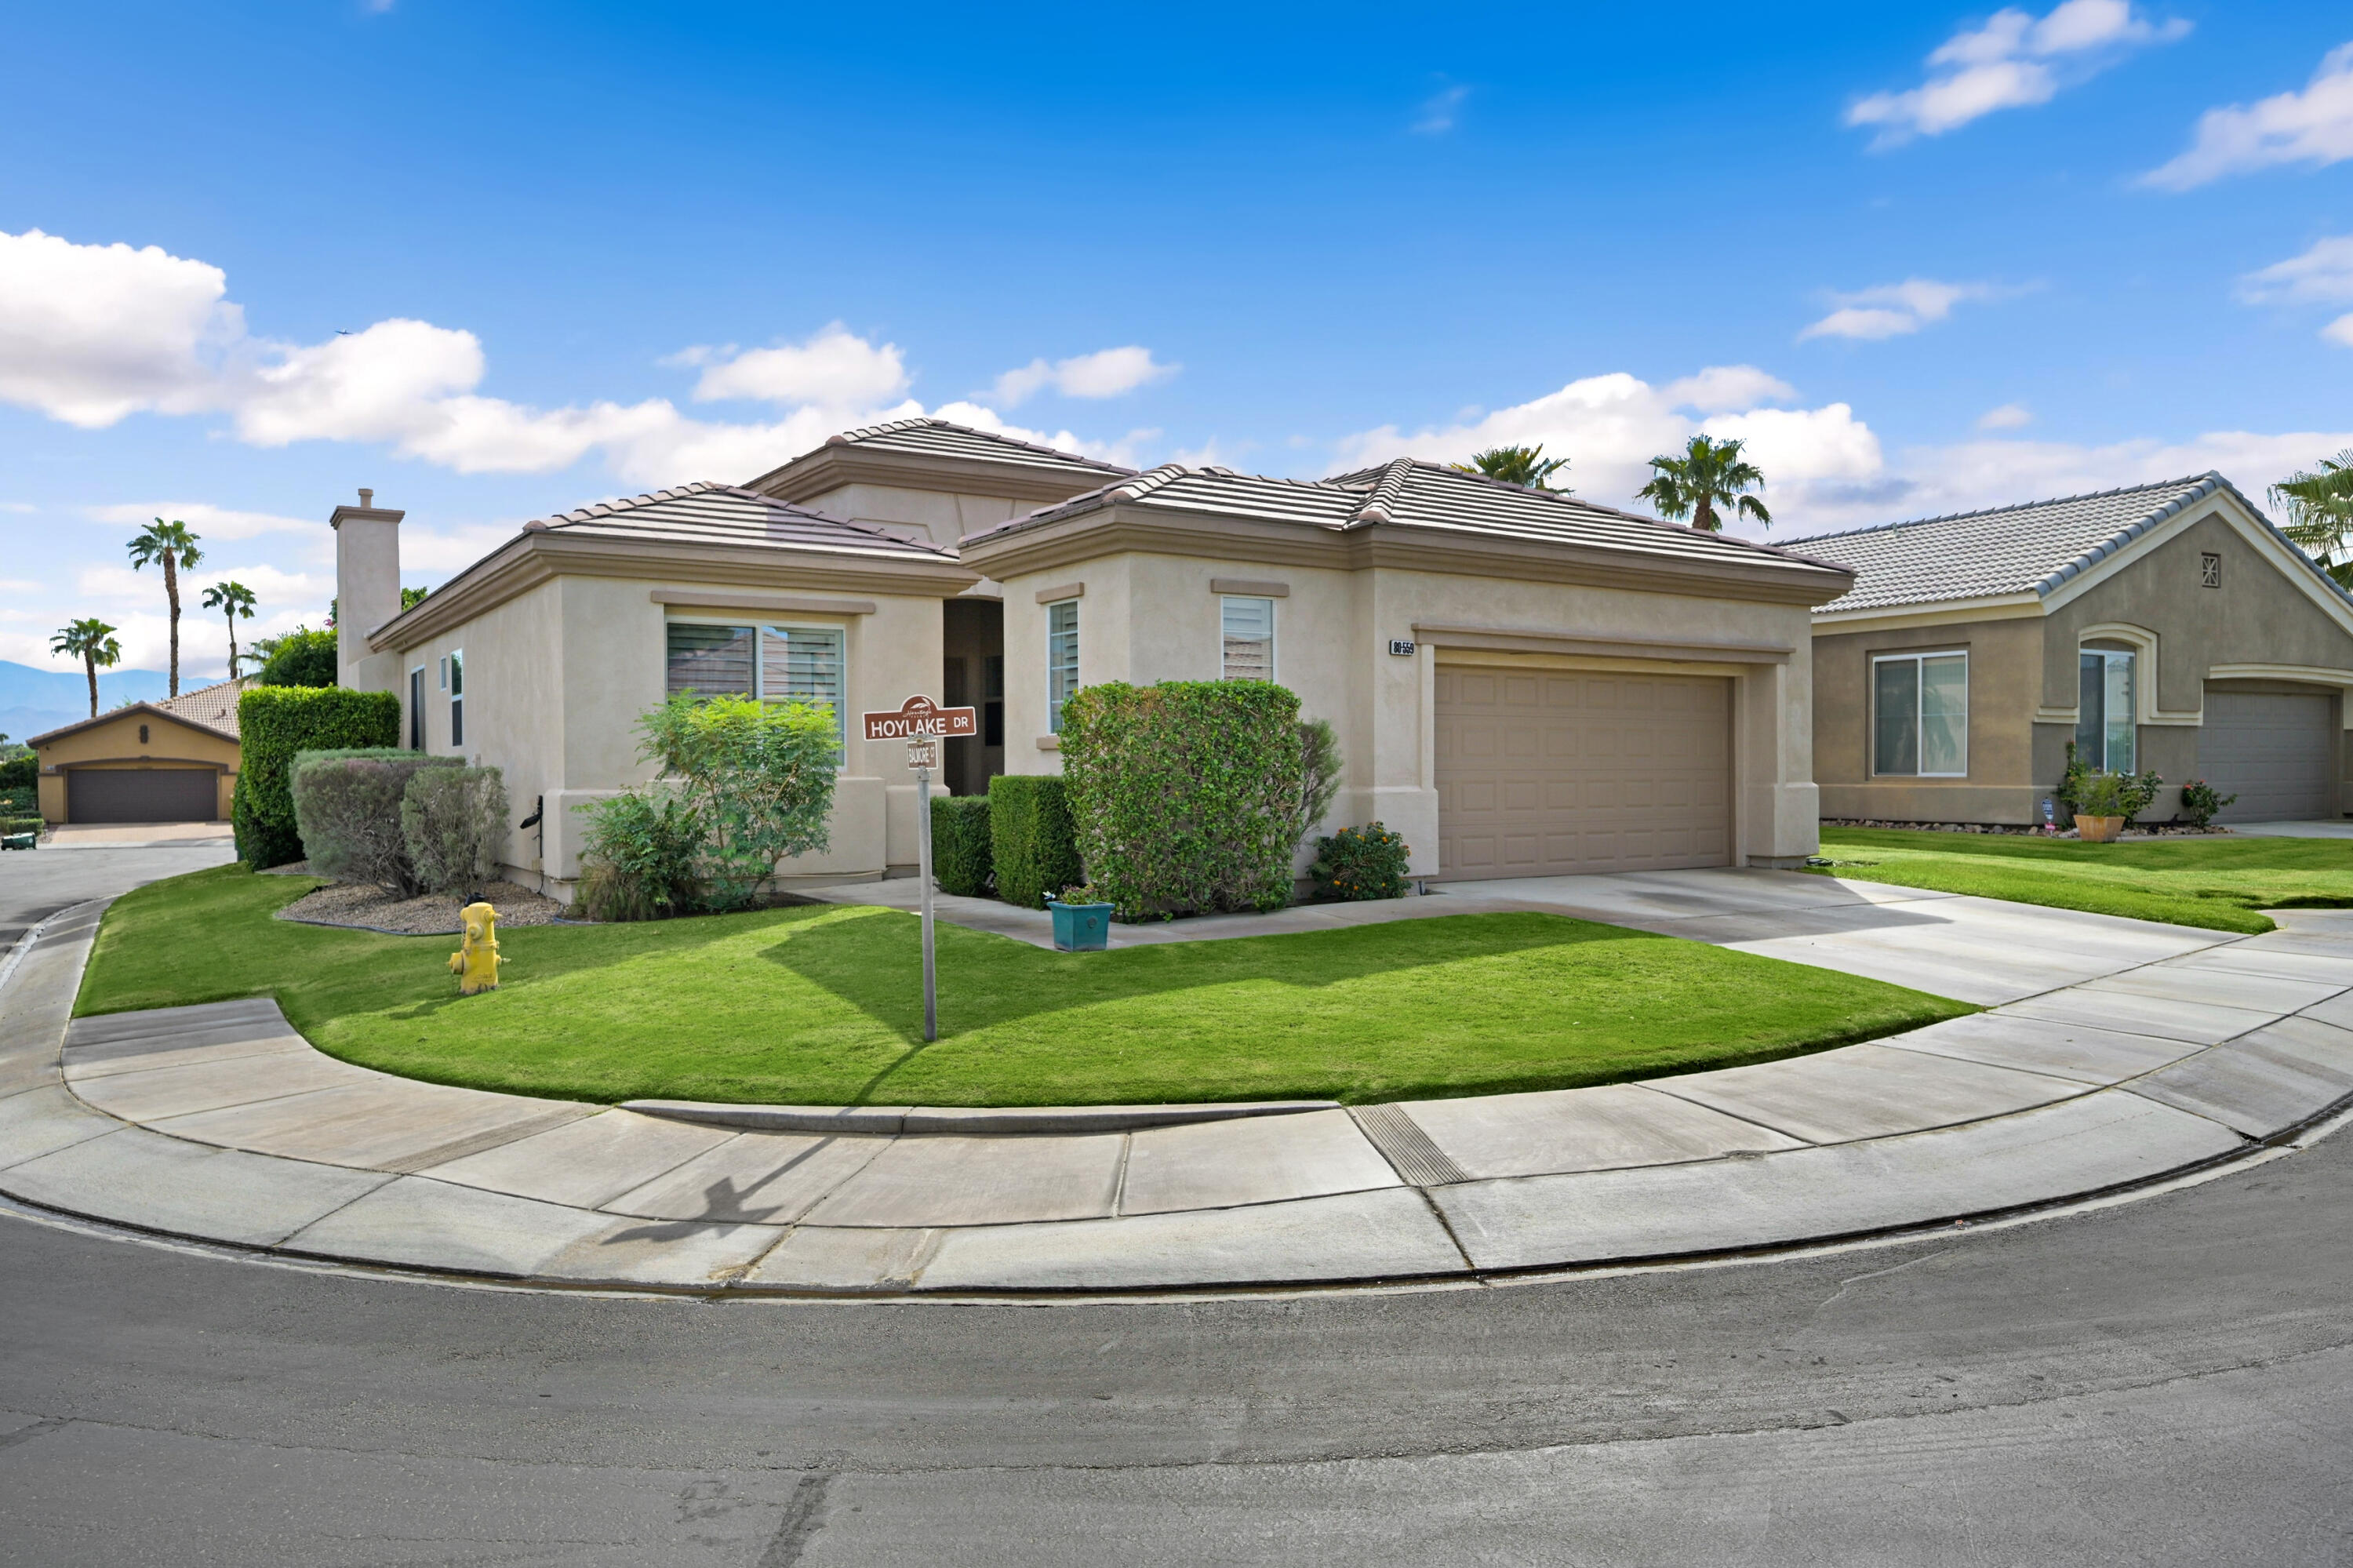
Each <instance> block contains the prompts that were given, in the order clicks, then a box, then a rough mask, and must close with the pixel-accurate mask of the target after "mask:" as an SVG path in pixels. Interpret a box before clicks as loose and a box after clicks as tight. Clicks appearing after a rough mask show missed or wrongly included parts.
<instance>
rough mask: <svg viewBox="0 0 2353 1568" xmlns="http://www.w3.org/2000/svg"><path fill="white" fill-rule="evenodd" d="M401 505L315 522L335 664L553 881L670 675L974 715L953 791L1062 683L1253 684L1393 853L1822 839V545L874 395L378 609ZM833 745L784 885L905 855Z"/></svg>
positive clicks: (1828, 594)
mask: <svg viewBox="0 0 2353 1568" xmlns="http://www.w3.org/2000/svg"><path fill="white" fill-rule="evenodd" d="M364 499H368V498H365V497H364ZM400 517H401V514H399V513H397V512H389V511H383V510H379V509H377V508H375V506H374V505H373V504H372V502H371V503H365V504H363V505H362V506H358V507H339V508H337V509H336V512H335V515H334V518H333V520H332V521H333V523H334V525H335V527H336V530H337V535H338V566H339V577H340V579H341V580H340V592H341V593H342V596H343V605H344V606H345V607H346V609H345V614H344V618H343V620H344V625H343V641H342V655H343V679H344V681H345V682H346V683H350V684H354V685H363V686H371V687H375V688H378V689H384V690H391V691H396V692H399V693H401V694H402V696H403V702H404V715H405V716H404V724H405V726H406V730H405V735H406V739H407V741H408V743H409V744H411V745H413V746H417V747H424V748H427V749H431V750H435V751H449V752H456V753H460V754H463V755H466V756H468V757H470V758H474V759H476V760H478V761H480V762H483V763H488V764H493V765H495V766H498V767H499V768H502V769H503V770H504V771H505V774H506V779H507V786H508V789H509V792H510V794H511V795H512V797H513V799H514V800H515V801H516V803H517V808H518V814H519V815H520V814H522V812H524V811H527V810H529V809H530V804H531V803H532V802H534V801H541V802H543V804H544V807H545V810H544V812H543V818H542V821H543V827H541V828H538V829H535V830H533V832H528V833H522V832H519V833H518V835H517V837H516V838H515V840H514V841H513V842H512V845H511V847H510V851H509V857H510V863H511V864H512V866H513V867H514V868H515V870H516V872H517V873H519V874H541V875H543V876H544V877H545V878H546V880H547V885H549V887H550V890H551V891H553V892H555V893H557V894H558V895H568V893H569V890H570V887H571V884H572V882H573V880H574V879H575V877H576V876H577V875H578V873H579V842H580V832H579V826H578V823H577V821H576V820H575V817H574V814H573V813H574V809H575V808H576V807H577V806H579V805H580V804H582V803H585V802H586V801H589V800H594V799H596V798H598V797H599V796H601V795H604V794H607V793H609V792H610V791H612V790H615V789H620V788H623V787H625V786H627V785H629V784H631V783H634V782H638V781H639V780H642V779H646V778H647V777H649V769H648V768H647V767H646V765H645V764H643V763H642V762H640V761H638V758H637V756H636V736H635V734H634V725H635V721H636V718H637V715H638V714H640V713H641V712H643V711H644V710H645V709H646V708H648V707H649V706H651V705H654V704H655V703H658V702H659V701H660V700H661V697H662V695H663V694H664V693H665V692H666V691H670V690H678V689H683V688H685V687H689V686H691V687H693V688H694V689H697V690H702V691H710V690H713V689H743V690H751V691H755V692H757V693H758V694H762V695H776V696H785V695H794V696H804V697H817V698H822V699H824V700H827V701H829V702H833V703H835V704H836V705H838V708H839V711H842V712H844V713H846V714H848V715H852V717H853V720H854V715H856V714H858V713H859V712H860V711H863V710H867V709H874V708H895V707H897V706H898V705H899V704H900V703H901V701H902V699H903V698H905V697H906V696H908V695H910V694H914V693H917V692H922V693H924V694H929V695H932V696H934V697H938V698H941V699H942V700H944V701H946V702H948V703H951V704H959V705H961V704H965V703H969V704H972V705H976V706H978V707H980V708H981V710H982V734H980V735H979V736H975V737H974V738H972V739H971V740H959V741H952V742H950V743H948V750H947V754H946V756H945V757H944V773H945V775H946V780H947V783H948V785H949V787H950V788H952V789H955V790H957V791H958V792H971V791H976V790H979V789H986V787H987V779H988V778H989V777H991V776H992V775H994V774H996V773H998V772H1013V773H1041V772H1052V771H1055V770H1057V769H1058V768H1060V755H1059V752H1058V749H1057V747H1058V739H1057V729H1058V727H1059V707H1060V702H1061V700H1062V699H1063V698H1065V697H1066V696H1067V695H1068V694H1069V693H1070V692H1071V691H1072V690H1075V689H1076V687H1077V685H1078V684H1080V683H1086V682H1098V681H1107V680H1126V681H1136V682H1150V681H1157V680H1164V679H1217V678H1220V677H1263V678H1271V679H1275V680H1279V681H1281V682H1282V683H1284V684H1285V685H1288V686H1290V687H1292V688H1293V690H1295V691H1297V692H1298V693H1299V694H1300V696H1301V699H1302V702H1303V706H1304V710H1305V712H1307V713H1308V714H1310V715H1318V716H1322V717H1324V718H1328V719H1330V720H1331V721H1332V723H1333V725H1334V726H1335V730H1336V731H1337V732H1338V735H1339V737H1340V741H1341V746H1342V751H1343V756H1344V759H1345V768H1346V779H1345V790H1344V793H1343V795H1342V796H1341V799H1340V800H1339V801H1338V803H1337V804H1336V805H1335V808H1334V810H1333V813H1332V817H1331V819H1330V822H1329V825H1332V826H1337V825H1341V824H1345V823H1349V822H1363V821H1371V820H1373V819H1376V818H1378V819H1380V820H1382V821H1387V822H1388V824H1389V825H1390V826H1392V827H1394V828H1397V829H1398V830H1400V831H1402V832H1404V833H1405V835H1406V837H1407V839H1408V841H1409V842H1410V843H1411V844H1412V846H1413V851H1414V863H1413V870H1414V872H1415V873H1416V874H1419V875H1425V876H1441V877H1448V876H1451V877H1479V876H1497V875H1512V874H1543V873H1557V872H1576V871H1612V870H1634V869H1650V868H1662V867H1671V866H1694V865H1723V864H1742V863H1754V864H1788V863H1793V862H1795V861H1796V860H1798V859H1799V858H1801V857H1802V856H1804V855H1806V854H1807V853H1810V852H1811V851H1812V850H1813V849H1814V848H1815V844H1816V838H1815V826H1816V821H1817V812H1816V807H1815V798H1814V786H1813V782H1812V758H1811V747H1810V724H1811V717H1812V712H1813V706H1812V690H1811V683H1810V660H1811V648H1810V641H1809V630H1810V607H1811V606H1813V605H1815V604H1818V603H1820V602H1822V601H1823V600H1824V599H1829V598H1833V597H1835V596H1836V595H1838V594H1839V593H1840V592H1841V591H1842V590H1844V589H1845V588H1847V587H1848V585H1849V582H1850V578H1849V577H1848V575H1847V574H1846V572H1845V571H1844V570H1842V569H1841V568H1840V567H1833V566H1825V565H1823V564H1821V563H1820V562H1817V561H1811V560H1808V559H1806V558H1804V557H1802V556H1797V555H1793V554H1791V553H1789V552H1787V551H1781V550H1775V549H1769V548H1767V547H1764V546H1757V545H1753V544H1748V543H1746V542H1744V541H1741V540H1737V539H1728V538H1723V537H1719V536H1716V535H1706V534H1697V533H1694V532H1693V531H1692V530H1690V529H1687V528H1683V527H1679V526H1676V525H1674V524H1663V523H1660V522H1658V521H1656V520H1654V519H1651V518H1645V517H1638V516H1634V515H1631V514H1625V513H1618V512H1612V511H1609V509H1607V508H1603V507H1598V506H1592V505H1588V504H1587V503H1582V502H1578V501H1577V500H1574V499H1573V498H1569V497H1566V496H1558V495H1550V494H1544V493H1535V492H1530V491H1525V490H1522V489H1519V488H1518V487H1516V486H1511V485H1504V484H1499V483H1496V482H1493V481H1488V480H1484V479H1481V478H1478V477H1475V476H1468V475H1463V474H1460V473H1455V472H1453V471H1450V470H1446V469H1441V468H1436V467H1432V466H1430V465H1428V464H1420V463H1412V462H1398V463H1391V464H1389V465H1388V466H1386V467H1384V468H1378V469H1372V470H1367V471H1364V472H1362V473H1356V474H1346V475H1342V476H1340V477H1338V478H1335V479H1332V480H1328V481H1324V482H1313V483H1303V482H1294V481H1289V480H1279V479H1265V478H1258V477H1253V476H1250V475H1245V474H1240V473H1236V472H1233V471H1230V470H1227V469H1220V468H1198V467H1188V466H1186V465H1181V464H1169V465H1166V466H1164V467H1161V468H1158V469H1155V470H1153V471H1150V472H1148V473H1142V474H1138V473H1134V472H1131V471H1128V470H1125V469H1121V468H1117V467H1114V466H1113V465H1110V464H1106V463H1100V462H1095V461H1091V460H1088V459H1085V458H1082V457H1078V456H1075V455H1073V454H1071V453H1067V452H1059V451H1053V450H1048V449H1044V448H1039V447H1035V446H1030V445H1028V444H1026V443H1022V442H1018V441H1013V440H1006V439H1005V438H1002V437H997V436H994V435H989V434H987V433H985V432H981V431H977V430H970V429H963V428H961V427H958V426H955V425H950V424H946V423H944V422H943V421H939V420H934V419H913V420H902V421H898V422H895V423H893V424H890V425H882V426H876V427H871V428H869V429H861V430H853V431H849V432H846V433H845V434H843V435H840V436H837V437H834V438H833V439H832V440H829V441H828V442H827V443H826V445H825V446H823V447H821V448H819V449H818V450H816V451H813V452H810V453H807V454H806V455H804V456H802V457H799V458H796V459H795V460H793V461H791V462H788V463H786V464H785V465H783V466H782V467H780V468H778V469H776V470H775V471H771V472H769V473H767V474H764V475H762V476H761V477H759V478H758V479H756V480H754V481H752V482H750V483H749V484H746V485H743V486H725V485H712V484H702V485H692V486H688V487H685V488H682V489H680V490H673V491H664V492H660V493H656V494H653V495H649V496H640V497H638V498H635V499H634V500H628V501H619V502H613V503H606V504H603V505H599V506H594V507H589V508H586V509H585V510H582V511H578V512H573V513H567V514H563V515H561V516H557V517H552V518H549V519H546V520H544V521H543V522H536V523H533V524H528V525H526V526H525V527H524V528H523V529H522V531H521V532H520V533H518V535H516V536H515V537H514V538H513V539H512V540H510V541H508V542H507V543H506V544H504V545H502V546H500V547H499V548H498V549H497V550H495V551H493V552H492V553H491V555H489V556H485V557H484V558H483V559H482V560H480V561H479V562H477V563H475V564H474V565H473V566H471V567H468V568H467V569H466V570H465V571H463V572H460V573H459V575H458V576H457V577H453V578H452V579H451V580H450V581H449V582H448V584H447V585H445V586H444V587H442V588H439V589H438V590H437V591H436V592H435V593H434V594H433V595H432V596H431V597H430V598H428V599H426V600H425V601H424V602H423V603H421V604H419V605H417V606H416V607H415V608H414V609H409V610H407V611H406V612H405V613H399V612H398V586H397V585H398V580H399V572H398V546H397V541H398V526H399V522H400ZM844 758H845V760H844V768H843V775H842V779H841V784H840V789H839V798H838V801H837V806H836V813H835V821H834V834H833V848H832V850H831V852H830V853H828V854H825V855H822V856H810V857H805V858H804V859H803V860H802V861H798V862H794V863H788V864H787V865H786V866H785V867H783V868H781V869H782V872H783V874H785V875H786V877H787V878H790V879H800V880H810V879H824V880H844V879H849V878H856V877H874V876H882V875H888V874H904V873H905V872H907V871H909V870H911V869H912V867H913V862H914V859H915V849H914V801H913V776H912V775H911V774H910V773H909V772H908V770H907V768H906V767H905V759H904V751H903V747H902V745H901V744H899V743H896V742H890V743H874V744H869V743H867V742H865V741H863V740H862V739H860V738H858V737H857V735H856V732H855V729H854V727H850V728H849V729H848V730H847V732H846V737H845V750H844ZM542 834H543V835H544V836H543V837H542V836H541V835H542Z"/></svg>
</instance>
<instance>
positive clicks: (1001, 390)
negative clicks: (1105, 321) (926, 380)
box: [987, 344, 1183, 408]
mask: <svg viewBox="0 0 2353 1568" xmlns="http://www.w3.org/2000/svg"><path fill="white" fill-rule="evenodd" d="M1182 368H1183V366H1176V365H1163V364H1160V363H1159V362H1157V361H1155V359H1154V358H1153V357H1152V351H1151V350H1150V349H1148V348H1142V347H1139V346H1137V345H1136V344H1126V345H1124V346H1123V347H1119V348H1105V349H1098V350H1097V351H1096V352H1094V353H1092V354H1082V355H1074V356H1073V357H1071V358H1069V359H1058V360H1056V361H1054V362H1053V363H1052V364H1048V363H1047V362H1046V361H1045V360H1042V359H1033V360H1031V361H1030V362H1029V364H1027V365H1025V366H1021V367H1020V368H1018V369H1016V370H1008V371H1007V372H1006V373H1005V374H1004V375H1002V376H998V377H997V384H996V385H995V386H994V387H990V388H989V390H988V392H987V397H990V398H991V399H992V400H993V401H995V402H997V403H998V404H1000V405H1002V406H1003V407H1005V408H1019V407H1020V406H1021V405H1022V404H1024V403H1026V402H1028V401H1029V399H1030V398H1032V397H1036V396H1037V395H1038V394H1039V393H1040V392H1044V391H1049V390H1050V391H1053V392H1055V393H1058V394H1060V396H1062V397H1088V398H1102V397H1124V396H1126V395H1127V394H1128V393H1130V392H1134V391H1135V390H1136V389H1138V388H1139V387H1149V386H1151V385H1152V384H1153V383H1154V382H1155V381H1166V380H1167V379H1168V378H1169V377H1170V376H1174V375H1176V372H1177V371H1178V370H1180V369H1182Z"/></svg>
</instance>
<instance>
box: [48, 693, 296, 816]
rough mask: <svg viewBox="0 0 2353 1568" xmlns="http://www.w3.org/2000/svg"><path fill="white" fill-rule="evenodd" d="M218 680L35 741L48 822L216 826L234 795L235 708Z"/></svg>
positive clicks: (233, 698)
mask: <svg viewBox="0 0 2353 1568" xmlns="http://www.w3.org/2000/svg"><path fill="white" fill-rule="evenodd" d="M250 684H251V682H250V681H248V680H235V681H222V682H218V683H216V684H213V685H209V686H204V687H200V688H198V689H197V690H195V691H193V692H183V693H181V694H179V695H178V696H176V697H170V698H166V699H165V700H164V701H162V702H155V703H132V704H130V705H127V706H124V707H119V708H116V709H114V710H113V711H112V712H111V713H103V714H100V715H98V716H97V717H96V718H92V719H83V720H82V721H81V722H80V723H79V724H69V725H66V726H61V727H60V728H58V729H53V730H51V731H49V732H48V733H47V735H37V736H33V737H32V739H31V740H29V741H27V742H26V745H28V746H30V747H32V748H33V751H34V753H35V755H37V757H38V758H40V763H39V772H38V773H37V774H36V775H35V786H36V789H37V791H38V794H39V798H40V808H41V816H42V819H43V820H44V821H50V822H218V821H227V820H228V809H229V799H230V797H231V796H232V795H233V794H235V793H236V790H237V696H238V694H240V693H242V692H243V691H244V690H245V688H246V687H247V686H248V685H250Z"/></svg>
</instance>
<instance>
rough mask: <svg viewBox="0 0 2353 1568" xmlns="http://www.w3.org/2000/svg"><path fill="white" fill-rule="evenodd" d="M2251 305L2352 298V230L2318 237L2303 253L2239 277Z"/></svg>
mask: <svg viewBox="0 0 2353 1568" xmlns="http://www.w3.org/2000/svg"><path fill="white" fill-rule="evenodd" d="M2239 298H2240V299H2242V300H2244V301H2245V302H2247V303H2249V304H2251V305H2273V304H2300V303H2306V302H2315V301H2318V302H2330V303H2333V302H2337V301H2339V300H2353V234H2340V235H2337V236H2334V237H2333V238H2327V239H2321V240H2317V241H2316V242H2315V243H2314V244H2313V247H2312V249H2309V250H2306V252H2305V253H2304V254H2303V255H2301V256H2291V257H2289V258H2288V259H2287V260H2284V261H2274V262H2273V263H2272V264H2271V265H2270V266H2268V267H2265V268H2263V269H2261V270H2258V271H2253V272H2250V273H2248V274H2247V275H2246V276H2245V277H2243V278H2241V279H2240V280H2239Z"/></svg>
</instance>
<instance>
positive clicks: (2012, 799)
mask: <svg viewBox="0 0 2353 1568" xmlns="http://www.w3.org/2000/svg"><path fill="white" fill-rule="evenodd" d="M1956 650H1958V651H1963V652H1967V653H1968V656H1969V745H1968V776H1967V777H1966V778H1961V779H1908V778H1907V779H1873V777H1872V776H1871V665H1872V661H1873V659H1874V658H1875V657H1877V656H1878V655H1880V654H1883V653H1936V652H1951V651H1956ZM2042 664H2043V655H2042V619H2041V618H2040V617H2037V618H2034V619H2031V620H1973V621H1963V622H1960V623H1958V624H1957V625H1951V626H1933V627H1897V628H1889V629H1886V630H1874V631H1856V632H1848V633H1844V634H1825V635H1822V636H1818V637H1816V638H1815V639H1814V695H1815V702H1814V779H1815V780H1816V782H1818V783H1819V784H1820V786H1821V800H1822V815H1823V816H1825V817H1875V818H1885V819H1889V820H1893V821H1907V822H1908V821H1938V822H1950V821H1961V822H2027V821H2034V820H2036V819H2035V812H2036V810H2037V808H2036V805H2035V802H2036V800H2039V799H2040V797H2039V796H2037V795H2036V793H2035V789H2036V781H2037V780H2038V779H2041V778H2042V775H2041V773H2040V772H2038V771H2037V766H2036V759H2035V757H2034V755H2033V747H2034V738H2035V737H2034V735H2033V730H2034V726H2033V725H2032V724H2031V722H2021V721H2020V717H2019V715H2021V714H2023V715H2032V713H2033V711H2034V706H2035V703H2036V701H2037V699H2038V698H2039V696H2040V694H2041V689H2042ZM2056 777H2057V775H2056V774H2053V775H2052V779H2054V780H2055V779H2056Z"/></svg>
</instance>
